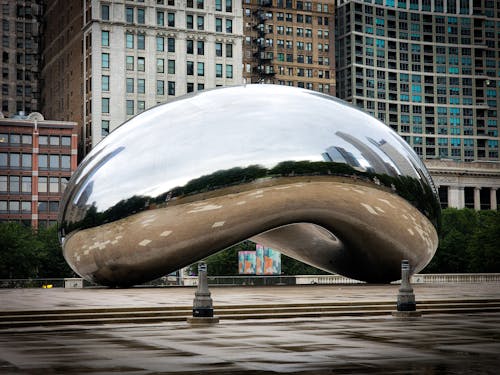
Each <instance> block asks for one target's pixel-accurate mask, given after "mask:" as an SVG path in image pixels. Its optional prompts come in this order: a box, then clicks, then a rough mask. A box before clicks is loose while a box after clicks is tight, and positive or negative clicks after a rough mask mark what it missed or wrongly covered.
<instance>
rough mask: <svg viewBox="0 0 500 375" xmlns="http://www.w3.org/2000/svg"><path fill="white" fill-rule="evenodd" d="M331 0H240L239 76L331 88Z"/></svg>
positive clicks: (253, 80)
mask: <svg viewBox="0 0 500 375" xmlns="http://www.w3.org/2000/svg"><path fill="white" fill-rule="evenodd" d="M334 5H335V2H334V0H323V1H301V0H243V13H244V17H243V21H244V34H245V41H244V43H243V65H244V70H243V77H244V79H245V81H246V82H248V83H274V84H279V85H288V86H296V87H303V88H307V89H310V90H315V91H319V92H324V93H327V94H330V95H334V94H335V63H334V56H335V51H334V45H335V42H334V41H335V39H334V38H335V36H334Z"/></svg>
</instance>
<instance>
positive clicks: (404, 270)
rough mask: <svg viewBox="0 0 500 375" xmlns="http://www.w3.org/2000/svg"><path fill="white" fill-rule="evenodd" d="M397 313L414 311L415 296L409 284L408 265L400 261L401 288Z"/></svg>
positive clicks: (405, 261) (406, 262) (404, 261)
mask: <svg viewBox="0 0 500 375" xmlns="http://www.w3.org/2000/svg"><path fill="white" fill-rule="evenodd" d="M397 310H398V311H416V310H417V305H416V303H415V294H413V288H412V286H411V284H410V263H409V262H408V261H407V260H402V261H401V286H400V287H399V294H398V304H397Z"/></svg>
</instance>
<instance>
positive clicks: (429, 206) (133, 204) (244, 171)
mask: <svg viewBox="0 0 500 375" xmlns="http://www.w3.org/2000/svg"><path fill="white" fill-rule="evenodd" d="M299 176H340V177H351V178H356V179H359V180H362V181H365V182H366V183H370V184H373V182H374V181H376V184H377V185H379V186H380V188H386V189H390V190H392V191H393V192H394V193H396V194H398V195H399V196H401V197H402V198H404V199H406V200H407V201H409V202H410V203H411V204H412V205H413V206H415V207H416V208H417V209H419V210H420V211H421V212H422V213H423V214H424V215H425V216H427V217H428V218H429V219H430V220H431V221H433V218H436V217H437V218H439V215H440V207H439V204H438V203H437V200H436V199H435V197H434V192H433V191H432V189H431V188H430V187H429V186H428V185H427V184H425V183H422V182H421V181H420V180H419V179H416V178H413V177H408V176H397V177H393V176H389V175H387V174H377V173H372V172H369V171H367V172H364V171H360V170H357V169H355V168H353V167H351V166H350V165H348V164H344V163H336V162H324V161H319V162H310V161H307V160H304V161H284V162H281V163H279V164H277V165H276V166H275V167H274V168H271V169H266V168H264V167H263V166H260V165H250V166H248V167H246V168H239V167H238V168H231V169H226V170H219V171H216V172H214V173H212V174H209V175H205V176H201V177H199V178H196V179H193V180H190V181H189V182H188V183H187V184H186V185H184V186H178V187H175V188H173V189H171V190H170V191H167V192H164V193H162V194H160V195H158V196H157V197H147V196H137V195H135V196H133V197H131V198H129V199H126V200H121V201H120V202H118V203H117V204H115V205H114V206H112V207H111V208H109V209H108V210H106V211H104V212H102V213H99V212H98V211H97V207H96V206H95V204H93V205H92V206H91V207H90V208H89V209H88V210H87V212H86V215H85V217H84V218H83V219H82V220H80V221H79V222H74V223H71V224H68V225H66V227H65V228H64V229H65V233H70V232H71V231H72V230H74V229H78V228H92V227H95V226H98V225H101V224H105V223H110V222H113V221H116V220H119V219H122V218H124V217H127V216H130V215H132V214H135V213H138V212H141V211H144V210H147V209H151V208H155V207H162V206H164V205H165V204H166V202H168V201H170V200H171V199H173V198H175V199H180V198H183V197H188V196H192V195H196V194H201V193H206V192H210V191H215V190H218V189H222V188H227V187H231V186H237V185H242V184H246V183H250V182H252V181H255V180H257V179H259V178H264V177H269V178H279V177H299ZM433 223H434V224H437V223H435V222H434V221H433Z"/></svg>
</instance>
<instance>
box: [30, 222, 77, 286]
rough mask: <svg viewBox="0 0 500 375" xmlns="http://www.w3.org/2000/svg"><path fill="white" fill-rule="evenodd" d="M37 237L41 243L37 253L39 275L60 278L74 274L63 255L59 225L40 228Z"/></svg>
mask: <svg viewBox="0 0 500 375" xmlns="http://www.w3.org/2000/svg"><path fill="white" fill-rule="evenodd" d="M37 238H38V240H39V242H40V244H41V248H40V250H39V252H38V254H37V258H38V261H39V267H38V277H41V278H51V277H53V278H60V277H72V276H74V273H73V271H72V270H71V268H70V267H69V265H68V263H66V260H65V259H64V257H63V254H62V248H61V244H60V242H59V237H58V234H57V227H56V226H55V225H53V226H51V227H49V228H46V229H40V230H39V231H38V234H37Z"/></svg>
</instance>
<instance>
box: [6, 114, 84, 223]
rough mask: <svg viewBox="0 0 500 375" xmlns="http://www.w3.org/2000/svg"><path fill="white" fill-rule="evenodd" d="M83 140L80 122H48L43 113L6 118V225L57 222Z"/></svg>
mask: <svg viewBox="0 0 500 375" xmlns="http://www.w3.org/2000/svg"><path fill="white" fill-rule="evenodd" d="M77 136H78V135H77V124H76V123H74V122H67V121H49V120H45V119H44V118H43V116H42V115H41V114H40V113H38V112H33V113H31V114H30V115H29V116H15V118H8V119H7V118H1V119H0V222H1V221H17V222H20V223H23V224H25V225H27V226H32V227H33V228H38V227H46V226H49V225H53V224H55V223H56V220H57V215H58V210H59V201H60V199H61V196H62V193H63V191H64V189H65V187H66V185H67V183H68V181H69V178H70V177H71V174H72V173H73V172H74V171H75V169H76V163H77V144H78V139H77Z"/></svg>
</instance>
